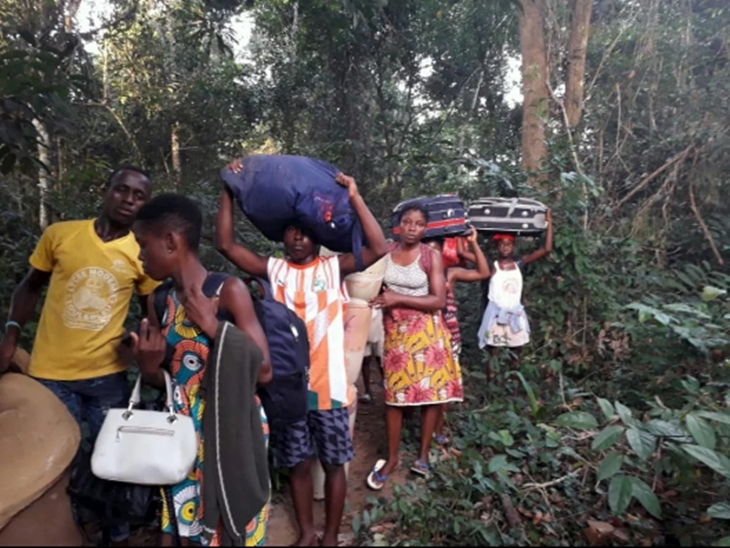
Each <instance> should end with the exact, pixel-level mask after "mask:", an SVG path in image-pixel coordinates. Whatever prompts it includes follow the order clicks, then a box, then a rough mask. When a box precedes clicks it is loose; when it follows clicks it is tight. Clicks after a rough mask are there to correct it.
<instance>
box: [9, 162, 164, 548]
mask: <svg viewBox="0 0 730 548" xmlns="http://www.w3.org/2000/svg"><path fill="white" fill-rule="evenodd" d="M151 190H152V189H151V186H150V180H149V177H148V175H147V174H146V173H145V172H144V171H142V170H140V169H138V168H134V167H122V168H119V169H117V170H115V171H114V172H113V173H112V174H111V176H110V177H109V184H108V187H107V189H106V193H105V195H104V200H103V204H102V210H101V212H100V214H99V217H98V218H96V219H91V220H83V221H65V222H59V223H55V224H53V225H51V226H49V227H48V228H47V229H46V230H45V231H44V232H43V235H42V236H41V239H40V241H39V242H38V244H37V246H36V249H35V251H34V252H33V254H32V255H31V257H30V261H29V262H30V267H31V268H30V271H29V272H28V274H27V275H26V276H25V278H23V280H22V281H21V282H20V285H18V287H17V288H16V289H15V292H14V293H13V299H12V303H11V306H10V314H9V318H8V322H7V323H6V324H5V336H4V337H3V340H2V342H0V373H3V372H4V371H5V370H6V369H7V368H8V366H9V364H10V360H11V358H12V356H13V353H14V351H15V349H16V347H17V344H18V339H19V336H20V331H21V329H22V327H23V325H24V324H25V323H26V322H27V321H28V320H30V319H31V318H32V316H33V314H34V313H35V309H36V307H37V305H38V301H39V300H40V297H41V293H42V291H43V289H44V287H45V286H46V285H48V294H47V295H46V299H45V302H44V303H43V309H42V311H41V319H40V322H39V324H38V330H37V332H36V337H35V342H34V344H33V352H32V355H31V364H30V369H29V371H28V373H29V375H31V376H32V377H35V378H36V379H37V380H38V381H40V382H41V383H42V384H43V385H45V386H46V387H47V388H48V389H50V390H51V391H52V392H53V393H54V394H55V395H56V396H57V397H58V398H59V399H60V400H61V401H62V402H63V403H64V404H65V405H66V407H67V408H68V410H69V411H70V413H71V414H72V415H73V416H74V418H75V419H76V421H77V422H78V423H79V426H80V425H81V422H82V420H85V421H86V422H87V424H88V426H89V437H90V440H89V441H90V442H91V443H92V444H93V442H94V440H95V438H96V435H97V434H98V433H99V430H100V429H101V425H102V423H103V421H104V416H105V414H106V411H107V410H108V409H109V408H110V407H126V405H127V398H128V392H129V386H128V384H127V378H126V364H125V362H124V360H123V359H122V357H121V355H120V353H119V346H120V343H121V339H122V336H123V334H124V321H125V320H126V318H127V314H128V312H129V304H130V300H131V298H132V294H133V292H134V290H135V289H136V290H137V293H138V295H139V296H140V297H141V298H143V299H144V298H145V297H146V296H147V295H149V294H150V293H151V292H152V291H153V290H154V288H155V287H156V286H157V282H155V281H154V280H152V279H151V278H149V277H148V276H146V275H145V273H144V271H143V269H142V265H141V263H140V261H139V259H138V255H139V246H138V245H137V241H136V239H135V237H134V234H132V232H131V230H130V229H131V227H132V224H133V223H134V220H135V217H136V215H137V212H138V211H139V209H140V208H141V207H142V206H143V205H144V204H145V203H146V202H147V201H148V200H149V199H150V195H151ZM143 302H144V301H143ZM128 536H129V528H128V527H113V528H112V531H111V540H112V541H113V542H123V541H124V540H125V539H126V538H127V537H128Z"/></svg>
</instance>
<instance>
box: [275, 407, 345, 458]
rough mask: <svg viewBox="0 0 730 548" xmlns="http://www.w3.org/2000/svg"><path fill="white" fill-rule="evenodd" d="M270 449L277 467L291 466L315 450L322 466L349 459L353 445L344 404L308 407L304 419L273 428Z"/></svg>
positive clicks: (313, 453) (311, 454)
mask: <svg viewBox="0 0 730 548" xmlns="http://www.w3.org/2000/svg"><path fill="white" fill-rule="evenodd" d="M315 450H316V453H315ZM271 452H272V456H273V458H274V465H275V466H277V467H279V468H294V467H295V466H297V465H298V464H301V463H302V462H305V461H307V460H309V459H311V458H312V457H314V456H315V454H316V455H317V457H318V458H319V460H320V461H321V462H322V464H323V465H325V466H340V465H343V464H345V463H346V462H349V461H351V460H352V458H353V457H354V456H355V449H354V447H353V445H352V437H351V436H350V417H349V412H348V410H347V408H346V407H344V408H340V409H327V410H325V411H319V410H310V411H309V413H307V417H306V418H305V419H302V420H300V421H297V422H295V423H293V424H291V425H289V426H287V427H285V428H282V429H281V430H278V429H277V430H273V429H272V432H271Z"/></svg>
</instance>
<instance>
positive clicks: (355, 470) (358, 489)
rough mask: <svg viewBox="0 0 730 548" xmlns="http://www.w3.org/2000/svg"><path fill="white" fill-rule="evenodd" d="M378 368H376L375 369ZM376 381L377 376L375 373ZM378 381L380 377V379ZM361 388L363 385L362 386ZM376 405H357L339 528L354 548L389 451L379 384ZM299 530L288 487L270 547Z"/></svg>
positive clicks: (149, 539)
mask: <svg viewBox="0 0 730 548" xmlns="http://www.w3.org/2000/svg"><path fill="white" fill-rule="evenodd" d="M373 369H375V368H373ZM374 376H375V377H376V378H377V377H378V376H377V374H374ZM377 380H379V378H377ZM360 386H361V385H360ZM372 395H373V402H372V403H370V404H358V410H357V421H356V423H355V440H354V442H355V458H354V460H353V461H352V462H351V463H350V472H349V477H348V482H347V483H348V485H347V502H346V503H345V516H344V518H343V524H342V527H341V529H340V544H341V545H353V543H354V536H355V535H354V534H353V531H352V518H353V516H355V515H358V514H361V513H362V511H363V510H364V509H365V507H366V505H367V499H368V497H370V496H372V495H375V494H376V493H375V492H374V491H371V490H370V489H368V487H367V486H366V485H365V478H366V477H367V475H368V473H369V472H370V470H371V469H372V467H373V465H374V464H375V461H376V460H377V459H378V458H383V457H384V456H385V455H386V453H387V451H386V438H385V405H384V404H383V398H382V386H381V384H380V383H377V384H375V383H374V384H373V386H372ZM407 475H408V468H407V467H406V466H401V468H400V469H398V470H397V471H396V472H394V473H393V474H392V475H391V477H390V478H389V480H388V482H387V483H386V485H385V487H384V488H383V490H382V491H380V492H379V493H377V496H378V497H390V495H391V493H392V488H393V485H394V484H402V483H404V482H405V480H406V477H407ZM324 519H325V518H324V502H320V501H315V503H314V520H315V526H316V527H317V530H318V532H319V534H320V535H321V534H322V530H323V529H324ZM298 532H299V530H298V528H297V525H296V520H295V518H294V508H293V506H292V503H291V497H290V496H289V488H288V485H286V486H285V487H284V488H283V489H282V492H280V493H276V494H275V495H274V501H273V505H272V508H271V515H270V516H269V527H268V535H267V540H266V545H267V546H289V545H291V544H292V543H293V542H295V541H296V540H297V537H298ZM156 542H157V531H153V530H150V529H143V530H138V531H136V532H135V533H134V534H133V537H132V538H131V539H130V545H131V546H155V545H156V544H155V543H156Z"/></svg>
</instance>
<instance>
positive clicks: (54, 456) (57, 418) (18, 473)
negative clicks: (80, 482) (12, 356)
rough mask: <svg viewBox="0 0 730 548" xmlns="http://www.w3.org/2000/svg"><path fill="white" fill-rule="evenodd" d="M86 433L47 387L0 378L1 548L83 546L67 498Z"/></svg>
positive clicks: (16, 378)
mask: <svg viewBox="0 0 730 548" xmlns="http://www.w3.org/2000/svg"><path fill="white" fill-rule="evenodd" d="M80 441H81V432H80V431H79V427H78V425H77V424H76V421H75V420H74V418H73V417H72V416H71V414H70V413H69V412H68V410H67V409H66V406H65V405H63V403H62V402H61V401H60V400H59V399H58V398H57V397H56V396H55V395H54V394H53V393H52V392H51V391H50V390H48V388H46V387H45V386H43V385H42V384H41V383H39V382H38V381H36V380H35V379H32V378H30V377H27V376H26V375H21V374H18V373H7V374H5V375H2V376H0V455H1V456H2V466H0V470H1V471H2V475H1V476H0V477H1V478H2V481H0V546H83V536H82V534H81V531H80V530H79V529H78V527H77V526H76V522H75V521H74V518H73V514H72V510H71V500H70V498H69V496H68V494H67V493H66V487H67V486H68V481H69V475H70V473H69V466H70V465H71V461H72V460H73V458H74V455H76V451H77V450H78V447H79V443H80Z"/></svg>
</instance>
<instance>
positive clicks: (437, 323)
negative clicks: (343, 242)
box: [383, 254, 464, 406]
mask: <svg viewBox="0 0 730 548" xmlns="http://www.w3.org/2000/svg"><path fill="white" fill-rule="evenodd" d="M384 282H385V284H386V285H387V286H388V288H389V289H390V290H392V291H395V292H396V293H400V294H403V295H410V296H415V297H421V296H425V295H428V291H429V287H428V275H427V274H426V273H425V272H424V271H423V269H422V268H421V265H420V257H419V258H418V259H416V260H415V261H414V262H413V263H411V264H410V265H408V266H401V265H399V264H396V263H395V262H394V261H393V260H392V254H388V259H387V266H386V270H385V278H384ZM383 327H384V329H385V342H384V348H383V350H384V352H385V357H384V359H383V370H384V377H385V378H384V384H385V403H386V405H393V406H410V405H431V404H441V403H447V402H454V401H462V400H463V399H464V389H463V387H462V381H461V369H460V368H459V364H458V363H457V362H455V361H454V357H453V354H452V351H451V341H450V335H449V332H448V331H447V329H446V328H445V325H444V321H443V317H442V315H441V312H440V311H437V312H425V311H422V310H416V309H413V308H404V307H393V308H390V309H387V310H386V312H385V314H384V316H383Z"/></svg>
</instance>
